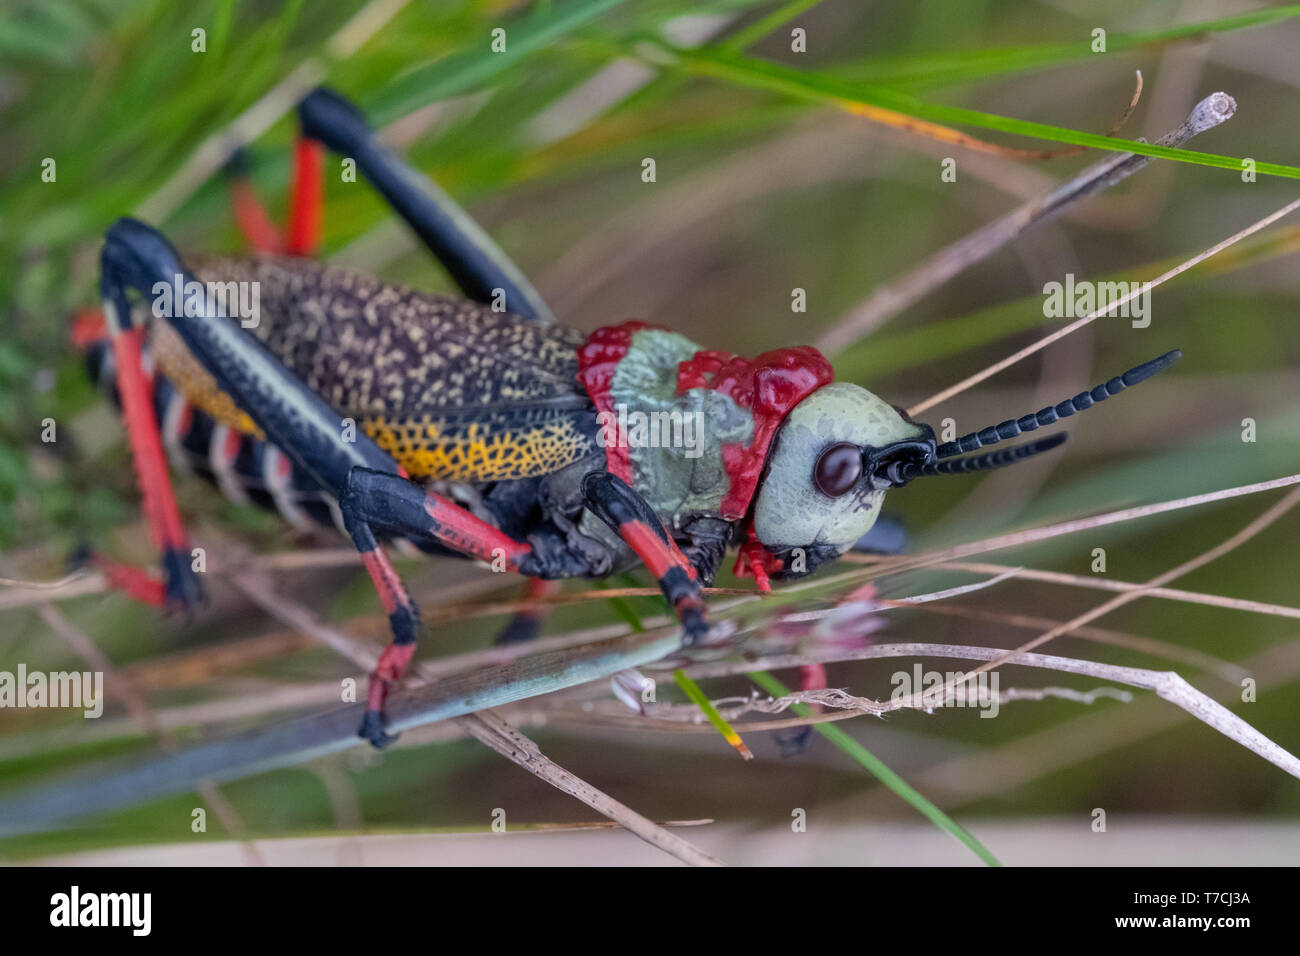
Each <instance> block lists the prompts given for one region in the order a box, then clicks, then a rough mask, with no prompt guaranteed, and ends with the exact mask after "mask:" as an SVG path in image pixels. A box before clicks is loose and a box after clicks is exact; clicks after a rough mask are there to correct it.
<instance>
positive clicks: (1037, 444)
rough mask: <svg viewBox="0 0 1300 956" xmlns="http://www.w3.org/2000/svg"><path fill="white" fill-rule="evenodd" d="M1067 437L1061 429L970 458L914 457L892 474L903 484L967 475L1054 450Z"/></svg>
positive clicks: (895, 479)
mask: <svg viewBox="0 0 1300 956" xmlns="http://www.w3.org/2000/svg"><path fill="white" fill-rule="evenodd" d="M1066 437H1067V435H1066V433H1065V432H1059V433H1058V434H1055V435H1048V436H1047V437H1046V438H1040V439H1038V441H1032V442H1026V443H1025V444H1023V445H1015V446H1013V447H1011V448H1000V449H998V450H997V451H990V452H985V453H984V454H982V455H971V456H970V457H969V458H950V459H948V460H947V461H931V462H928V463H926V464H921V463H920V462H916V461H911V462H907V463H906V464H901V465H898V466H896V467H895V468H891V469H890V472H891V473H890V475H889V477H890V478H891V479H892V480H893V481H894V483H895V484H897V485H903V484H906V483H907V482H909V481H911V480H912V479H913V478H919V477H920V476H921V475H964V474H966V473H967V472H970V471H992V470H993V469H995V468H1005V467H1006V466H1007V465H1014V464H1015V463H1016V462H1018V461H1023V460H1024V459H1026V458H1032V457H1033V456H1034V455H1041V454H1042V453H1043V452H1045V451H1051V450H1052V449H1053V448H1057V447H1059V446H1060V445H1063V444H1065V439H1066Z"/></svg>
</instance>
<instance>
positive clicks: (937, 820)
mask: <svg viewBox="0 0 1300 956" xmlns="http://www.w3.org/2000/svg"><path fill="white" fill-rule="evenodd" d="M749 679H750V680H752V681H753V682H754V683H755V684H757V685H758V686H759V687H761V688H763V690H765V691H767V692H768V693H769V694H771V695H772V696H773V697H784V696H785V695H786V694H788V693H790V691H789V690H788V689H787V688H786V686H785V685H784V684H782V683H781V682H780V681H779V680H777V679H776V678H775V677H773V676H772V675H771V674H769V673H768V672H767V671H754V672H752V673H751V674H749ZM791 709H792V710H793V711H794V712H795V713H796V714H798V715H799V716H800V717H808V716H810V715H811V714H812V709H811V708H810V707H808V706H806V705H804V704H794V705H792V706H791ZM812 729H813V730H815V731H817V733H819V734H821V735H822V736H823V737H825V738H826V739H827V740H829V741H830V742H831V743H833V744H834V745H835V746H837V747H839V748H840V749H841V750H843V751H844V752H845V753H846V754H848V755H849V756H850V757H852V758H853V759H854V760H856V761H857V762H858V763H859V764H860V765H861V766H862V768H863V769H864V770H866V771H867V772H868V773H869V774H871V775H872V776H874V777H875V778H876V779H877V780H879V781H880V782H881V783H883V784H884V785H885V786H886V787H888V788H889V789H890V790H892V791H894V793H896V794H898V795H899V796H900V797H902V798H903V799H904V800H906V801H907V802H908V803H910V804H911V805H912V806H913V807H915V808H916V809H917V811H918V812H919V813H920V814H921V815H922V816H924V817H925V818H926V819H928V820H929V821H930V822H931V823H933V824H934V825H935V826H937V827H939V828H940V829H941V830H946V831H947V832H948V833H951V834H952V835H953V836H954V837H956V838H957V839H958V840H960V841H961V842H962V843H964V844H966V846H968V847H969V848H970V849H971V852H973V853H974V854H975V855H976V856H978V857H979V858H980V859H981V860H983V861H984V862H985V863H987V864H988V865H989V866H1001V865H1002V864H1001V863H1000V862H999V861H998V858H997V857H995V856H994V855H993V854H992V853H990V852H989V851H988V849H987V848H986V847H985V846H984V844H982V843H980V841H979V840H977V839H975V837H973V836H971V834H970V833H969V832H967V831H966V829H965V828H964V827H962V826H961V825H960V824H959V823H957V821H955V820H954V819H953V818H952V817H950V816H948V814H946V813H944V812H943V811H942V810H940V809H939V808H938V807H936V806H935V805H934V804H933V803H931V802H930V801H929V800H927V799H926V798H925V797H923V796H922V795H921V794H920V793H919V792H917V790H916V789H915V788H913V787H912V785H911V784H909V783H908V782H907V781H906V780H904V779H903V778H902V777H900V776H899V775H898V774H896V773H894V771H892V770H890V769H889V768H888V767H886V766H885V765H884V763H882V762H881V760H880V758H879V757H877V756H876V755H875V754H873V753H872V752H871V751H869V750H868V749H867V748H866V747H864V746H862V744H860V743H858V742H857V741H856V740H854V739H853V738H852V737H850V736H849V735H848V734H846V733H845V732H844V731H843V730H841V729H840V728H839V727H836V726H835V725H834V724H813V725H812Z"/></svg>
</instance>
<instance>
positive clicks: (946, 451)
mask: <svg viewBox="0 0 1300 956" xmlns="http://www.w3.org/2000/svg"><path fill="white" fill-rule="evenodd" d="M1182 354H1183V353H1182V352H1181V351H1179V350H1178V349H1174V350H1173V351H1172V352H1166V353H1165V354H1164V355H1162V356H1160V357H1159V358H1154V359H1152V360H1151V361H1150V362H1145V363H1143V364H1142V365H1139V366H1138V367H1137V368H1131V369H1129V370H1128V371H1127V372H1125V373H1124V374H1123V375H1120V376H1117V377H1116V378H1112V379H1111V380H1110V381H1109V382H1106V383H1105V384H1103V385H1098V386H1097V387H1096V388H1094V389H1092V390H1091V391H1087V392H1080V393H1079V394H1078V395H1076V396H1074V398H1067V399H1066V400H1065V401H1063V402H1061V403H1060V404H1058V405H1048V406H1047V407H1046V408H1044V409H1042V410H1041V411H1039V412H1036V413H1034V414H1032V415H1025V416H1024V417H1023V418H1012V419H1008V420H1007V421H1005V422H1003V423H1002V424H1000V425H990V426H989V427H988V428H984V429H981V430H980V431H977V432H971V433H970V434H969V435H963V436H962V437H961V438H958V439H957V440H956V441H950V442H945V443H944V444H942V445H940V446H939V447H938V448H936V449H935V455H936V456H938V457H939V458H951V457H952V456H953V455H960V454H964V453H965V452H968V451H975V449H977V448H983V447H984V446H985V445H992V444H994V443H995V442H1000V441H1004V440H1005V439H1008V438H1015V437H1016V436H1017V435H1019V434H1021V433H1022V432H1031V431H1033V430H1034V429H1035V428H1041V427H1042V426H1043V425H1050V424H1052V423H1053V422H1056V421H1059V420H1060V419H1062V418H1069V417H1070V416H1071V415H1073V414H1074V413H1075V412H1081V411H1083V410H1084V409H1085V408H1091V407H1092V406H1093V405H1096V404H1097V403H1098V402H1104V401H1105V400H1106V399H1108V398H1110V397H1111V396H1112V395H1118V394H1119V393H1120V392H1122V391H1124V389H1126V388H1129V387H1130V386H1133V385H1136V384H1137V383H1138V382H1142V381H1145V380H1146V379H1148V378H1150V377H1151V376H1152V375H1155V374H1156V373H1158V372H1163V371H1164V370H1165V369H1167V368H1168V367H1169V366H1171V365H1173V364H1174V363H1175V362H1177V361H1178V360H1179V359H1180V358H1181V357H1182ZM1023 447H1026V448H1028V447H1032V446H1029V445H1026V446H1023ZM995 467H1000V466H995ZM942 474H947V472H943V473H942Z"/></svg>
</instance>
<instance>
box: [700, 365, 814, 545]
mask: <svg viewBox="0 0 1300 956" xmlns="http://www.w3.org/2000/svg"><path fill="white" fill-rule="evenodd" d="M834 378H835V372H834V370H833V369H832V368H831V363H830V362H828V361H827V360H826V358H825V357H824V356H823V355H822V354H821V353H820V352H818V351H817V350H816V349H814V348H811V347H809V346H806V345H801V346H796V347H794V348H787V349H777V350H775V351H773V352H764V353H763V354H762V355H759V356H758V357H756V358H753V359H747V358H742V357H740V356H738V355H730V354H728V353H726V352H710V351H705V352H696V353H695V355H694V356H693V357H691V358H690V359H687V360H686V361H685V362H682V363H681V364H680V365H678V366H677V394H678V395H681V394H682V393H683V392H685V391H686V390H687V389H692V388H709V389H713V390H714V391H715V392H721V393H722V394H723V395H726V396H727V397H728V398H730V399H731V400H732V401H734V402H735V403H736V404H737V405H739V406H740V407H741V408H743V409H746V410H747V411H749V413H750V414H751V415H753V417H754V433H753V436H752V437H751V438H750V441H749V444H748V445H742V444H740V443H739V442H732V443H728V444H726V445H723V446H722V463H723V467H724V468H726V470H727V477H728V478H730V479H731V488H730V489H729V490H728V492H727V496H726V497H725V498H724V499H723V501H722V517H723V518H724V519H726V520H727V521H737V520H739V519H740V518H743V517H744V516H745V513H746V512H747V511H749V505H750V502H751V501H752V500H753V498H754V493H755V492H756V491H757V490H758V479H759V476H760V475H761V474H762V472H763V465H764V464H765V463H766V462H767V452H768V449H769V448H770V447H771V445H772V439H773V438H774V437H775V436H776V430H777V429H778V428H779V427H780V426H781V422H783V421H784V420H785V416H786V415H788V414H789V413H790V410H791V409H792V408H794V407H795V406H796V405H798V404H799V403H800V402H801V401H803V400H804V399H805V398H807V397H808V396H809V395H811V394H812V393H813V392H815V391H817V389H819V388H821V387H822V386H823V385H828V384H830V382H831V381H832V380H833V379H834Z"/></svg>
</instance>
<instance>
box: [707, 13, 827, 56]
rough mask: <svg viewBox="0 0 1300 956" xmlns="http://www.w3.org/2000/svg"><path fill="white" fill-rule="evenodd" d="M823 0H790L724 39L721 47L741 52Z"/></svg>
mask: <svg viewBox="0 0 1300 956" xmlns="http://www.w3.org/2000/svg"><path fill="white" fill-rule="evenodd" d="M821 2H822V0H790V2H789V3H785V4H782V5H781V6H779V7H777V8H776V9H775V10H773V11H772V12H771V13H769V14H768V15H767V16H765V17H762V18H760V19H758V20H755V21H754V22H753V23H751V24H750V25H749V26H747V27H745V29H743V30H740V31H739V32H737V33H736V34H735V35H734V36H730V37H728V38H727V39H726V40H724V41H723V42H722V43H721V45H720V46H719V49H722V50H730V51H733V52H739V51H740V50H743V49H745V47H747V46H749V45H750V44H751V43H757V42H758V41H759V40H761V39H763V37H765V36H767V35H768V34H769V33H771V32H772V31H773V30H775V29H776V28H777V27H779V26H780V25H781V24H783V23H787V22H789V21H790V20H793V19H794V18H795V17H797V16H799V14H801V13H804V12H806V11H808V10H811V9H812V8H813V7H815V6H817V4H819V3H821Z"/></svg>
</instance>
